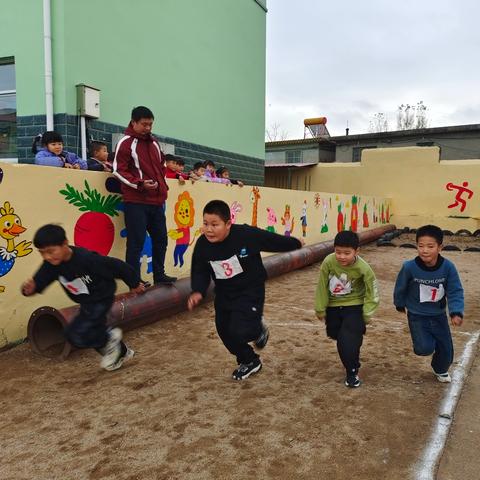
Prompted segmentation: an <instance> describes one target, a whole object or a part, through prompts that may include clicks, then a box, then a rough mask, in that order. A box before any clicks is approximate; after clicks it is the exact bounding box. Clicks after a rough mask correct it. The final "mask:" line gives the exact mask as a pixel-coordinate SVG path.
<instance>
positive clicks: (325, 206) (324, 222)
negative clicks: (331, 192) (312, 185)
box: [320, 198, 330, 233]
mask: <svg viewBox="0 0 480 480" xmlns="http://www.w3.org/2000/svg"><path fill="white" fill-rule="evenodd" d="M329 205H330V202H329V201H328V200H327V199H326V198H323V199H322V210H323V218H322V228H321V229H320V233H327V232H328V207H329Z"/></svg>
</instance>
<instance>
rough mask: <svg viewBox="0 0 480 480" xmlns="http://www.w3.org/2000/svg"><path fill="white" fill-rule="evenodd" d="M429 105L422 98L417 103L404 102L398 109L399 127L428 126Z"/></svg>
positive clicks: (404, 128)
mask: <svg viewBox="0 0 480 480" xmlns="http://www.w3.org/2000/svg"><path fill="white" fill-rule="evenodd" d="M427 126H428V118H427V107H426V105H424V103H423V101H422V100H420V101H419V102H418V103H417V105H415V106H413V105H410V104H408V103H407V104H406V105H404V104H403V103H402V104H401V105H400V106H399V107H398V109H397V129H398V130H412V129H416V128H427Z"/></svg>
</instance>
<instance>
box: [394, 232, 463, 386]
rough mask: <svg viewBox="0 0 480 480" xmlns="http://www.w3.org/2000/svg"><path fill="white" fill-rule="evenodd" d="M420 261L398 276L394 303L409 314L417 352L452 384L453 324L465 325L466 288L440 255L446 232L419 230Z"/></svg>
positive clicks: (405, 267) (405, 266)
mask: <svg viewBox="0 0 480 480" xmlns="http://www.w3.org/2000/svg"><path fill="white" fill-rule="evenodd" d="M416 240H417V251H418V257H416V258H415V259H413V260H409V261H407V262H405V263H404V264H403V266H402V269H401V270H400V273H399V274H398V276H397V281H396V283H395V290H394V293H393V302H394V304H395V307H396V308H397V310H398V311H400V312H405V310H406V311H407V316H408V326H409V328H410V334H411V336H412V342H413V351H414V352H415V353H416V354H417V355H432V354H433V356H432V362H431V365H432V369H433V373H434V375H435V376H436V377H437V379H438V381H439V382H443V383H448V382H450V381H451V378H450V375H449V373H448V369H449V368H450V365H451V364H452V361H453V343H452V334H451V332H450V327H449V325H448V319H447V314H446V313H445V308H446V306H447V302H448V312H449V315H450V321H451V323H452V325H454V326H460V325H461V324H462V322H463V288H462V283H461V281H460V277H459V276H458V272H457V269H456V268H455V265H454V264H453V263H452V262H451V261H450V260H447V259H446V258H443V257H442V256H441V255H440V251H441V250H442V243H443V232H442V230H441V229H440V228H439V227H437V226H435V225H425V226H423V227H420V228H419V229H418V230H417V236H416Z"/></svg>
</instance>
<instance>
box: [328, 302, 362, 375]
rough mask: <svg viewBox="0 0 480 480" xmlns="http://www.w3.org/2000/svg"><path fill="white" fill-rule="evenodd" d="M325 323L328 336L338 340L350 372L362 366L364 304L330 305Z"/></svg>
mask: <svg viewBox="0 0 480 480" xmlns="http://www.w3.org/2000/svg"><path fill="white" fill-rule="evenodd" d="M325 323H326V327H327V336H328V337H330V338H333V340H336V341H337V350H338V355H339V356H340V360H341V361H342V363H343V366H344V367H345V370H346V371H347V372H348V373H351V372H356V371H358V369H359V368H360V347H361V346H362V343H363V335H364V334H365V331H366V328H365V322H364V320H363V305H352V306H349V307H328V308H327V312H326V316H325Z"/></svg>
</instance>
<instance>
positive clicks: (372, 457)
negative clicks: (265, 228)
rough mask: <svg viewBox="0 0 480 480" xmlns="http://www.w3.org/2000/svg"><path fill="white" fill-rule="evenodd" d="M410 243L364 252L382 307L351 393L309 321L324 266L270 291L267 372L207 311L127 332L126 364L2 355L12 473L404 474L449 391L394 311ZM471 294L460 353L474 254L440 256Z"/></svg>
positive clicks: (22, 352)
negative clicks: (245, 375)
mask: <svg viewBox="0 0 480 480" xmlns="http://www.w3.org/2000/svg"><path fill="white" fill-rule="evenodd" d="M414 254H415V252H414V251H413V250H410V249H403V248H394V247H380V248H377V247H375V246H368V247H365V248H364V249H362V255H363V256H364V258H365V259H366V260H367V261H369V262H370V263H371V265H372V266H373V268H374V270H375V272H376V274H377V277H378V279H379V284H380V289H381V296H382V304H381V307H380V308H379V310H378V311H377V313H376V315H375V317H374V321H373V323H372V324H371V325H370V326H369V327H368V331H367V335H366V337H365V341H364V347H363V349H362V363H363V366H362V369H361V377H362V379H363V380H364V384H363V385H362V386H361V388H358V389H347V388H346V387H345V386H344V385H343V380H344V373H343V370H342V368H341V364H340V362H339V360H338V357H337V353H336V347H335V344H334V343H333V342H332V341H331V340H328V339H327V338H326V336H325V331H324V325H323V324H321V323H320V322H319V321H318V320H316V319H315V317H314V313H313V296H314V290H315V286H316V282H317V276H318V269H319V264H317V265H314V266H311V267H308V268H305V269H302V270H299V271H296V272H293V273H291V274H288V275H285V276H283V277H280V278H278V279H273V280H271V281H269V282H268V284H267V301H266V318H267V319H268V321H269V325H270V330H271V337H270V342H269V344H268V346H267V347H266V349H265V350H264V353H263V354H262V359H263V362H264V368H263V370H262V371H261V372H260V373H259V374H258V375H256V376H254V377H251V378H249V379H248V380H246V381H244V382H234V381H233V380H231V378H230V376H231V373H232V371H233V369H234V367H235V364H234V359H233V357H231V356H230V355H229V353H228V352H227V351H226V350H225V348H224V347H223V345H222V344H221V342H220V340H219V339H218V338H217V336H216V333H215V330H214V323H213V313H212V312H213V309H212V306H211V305H204V306H201V307H200V308H199V309H197V310H196V311H195V312H194V313H193V314H188V313H184V314H179V315H176V316H174V317H171V318H168V319H164V320H161V321H159V322H158V323H156V324H153V325H150V326H147V327H144V328H142V329H140V330H136V331H133V332H130V333H128V334H127V335H126V339H127V341H128V343H129V344H130V345H131V346H132V347H133V348H134V349H135V350H136V352H137V355H136V357H135V358H134V360H133V361H132V362H131V363H129V364H127V365H125V367H124V368H123V369H121V370H119V371H117V372H111V373H109V372H104V371H101V370H100V369H99V367H98V361H99V358H98V356H97V355H96V354H95V353H94V352H78V351H77V352H74V353H73V354H72V355H71V357H70V358H69V359H68V360H67V361H65V362H62V363H60V362H56V361H52V360H49V359H45V358H42V357H39V356H36V355H34V354H33V353H32V352H31V351H30V349H29V346H28V345H22V346H19V347H17V348H15V349H12V350H9V351H7V352H4V353H2V354H0V362H1V373H0V409H1V416H0V428H1V440H0V442H1V449H0V478H1V479H3V480H13V479H15V480H20V479H29V480H30V479H36V480H56V479H61V480H65V479H68V480H71V479H72V480H73V479H82V480H83V479H88V480H100V479H102V480H114V479H115V480H118V479H122V480H127V479H128V480H134V479H135V480H150V479H151V480H161V479H165V480H167V479H168V480H170V479H178V480H180V479H181V480H203V479H205V480H210V479H222V480H223V479H225V480H230V479H232V480H236V479H250V478H258V479H302V480H303V479H305V480H310V479H311V480H319V479H340V480H342V479H350V478H355V479H369V480H371V479H375V480H376V479H388V480H396V479H402V480H403V479H406V478H411V469H412V466H413V465H414V463H415V462H416V461H417V459H418V458H419V457H420V455H421V453H422V451H423V449H424V446H425V444H426V442H427V440H428V439H429V436H430V433H431V430H432V425H433V423H434V421H435V419H436V417H437V411H438V407H439V404H440V402H441V399H442V395H443V393H444V391H445V388H446V387H445V385H443V384H440V383H439V382H437V381H436V380H435V379H434V377H433V375H432V373H431V370H430V365H429V359H427V358H424V357H416V356H415V355H414V354H413V353H412V349H411V341H410V337H409V333H408V329H407V325H406V320H405V318H404V316H403V315H402V314H399V313H397V312H396V311H395V309H394V308H393V307H392V304H391V297H392V290H393V283H394V280H395V275H396V273H397V271H398V269H399V267H400V265H401V262H402V260H404V259H407V258H411V257H412V256H413V255H414ZM445 255H446V256H447V257H448V258H450V259H452V260H453V261H454V262H455V263H456V264H457V267H458V269H459V271H460V274H461V277H462V279H463V282H464V286H465V289H466V304H467V309H466V322H465V324H464V326H463V327H461V328H458V329H456V330H455V332H454V343H455V348H456V352H457V356H458V357H459V356H460V353H461V351H462V347H463V345H464V344H465V342H466V341H467V340H468V338H469V332H472V331H475V330H478V329H479V326H480V315H479V308H478V306H477V305H478V300H477V298H476V297H475V296H474V285H475V284H478V282H479V280H480V266H479V263H478V259H479V258H480V253H475V252H472V253H467V252H446V254H445Z"/></svg>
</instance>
